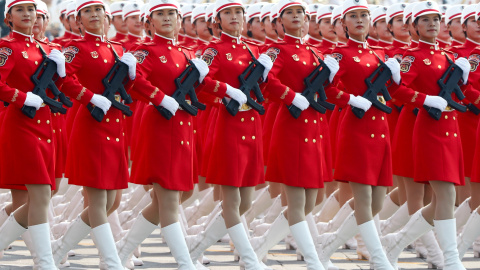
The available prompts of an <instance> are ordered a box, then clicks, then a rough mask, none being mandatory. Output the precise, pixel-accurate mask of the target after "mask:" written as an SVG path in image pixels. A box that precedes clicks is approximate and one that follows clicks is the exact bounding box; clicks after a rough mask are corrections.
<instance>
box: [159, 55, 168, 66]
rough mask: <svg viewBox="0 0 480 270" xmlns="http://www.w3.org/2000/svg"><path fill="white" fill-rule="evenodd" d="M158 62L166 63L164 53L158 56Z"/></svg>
mask: <svg viewBox="0 0 480 270" xmlns="http://www.w3.org/2000/svg"><path fill="white" fill-rule="evenodd" d="M160 62H162V63H164V64H165V63H167V57H165V55H162V56H160Z"/></svg>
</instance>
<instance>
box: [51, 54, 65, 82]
mask: <svg viewBox="0 0 480 270" xmlns="http://www.w3.org/2000/svg"><path fill="white" fill-rule="evenodd" d="M48 58H49V59H50V60H52V61H53V62H55V63H56V64H57V73H58V76H60V77H62V78H63V77H65V76H67V73H66V72H65V55H63V53H61V52H60V51H59V50H57V49H53V50H52V51H51V52H50V55H49V56H48Z"/></svg>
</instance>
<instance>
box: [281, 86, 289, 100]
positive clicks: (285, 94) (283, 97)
mask: <svg viewBox="0 0 480 270" xmlns="http://www.w3.org/2000/svg"><path fill="white" fill-rule="evenodd" d="M288 90H290V88H288V86H287V88H286V89H285V92H283V94H282V96H281V97H280V99H285V97H286V96H287V95H288Z"/></svg>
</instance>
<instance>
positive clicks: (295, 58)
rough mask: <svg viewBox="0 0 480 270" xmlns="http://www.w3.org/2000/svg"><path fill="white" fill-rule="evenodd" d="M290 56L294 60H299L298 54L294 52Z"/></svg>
mask: <svg viewBox="0 0 480 270" xmlns="http://www.w3.org/2000/svg"><path fill="white" fill-rule="evenodd" d="M292 58H293V60H295V61H300V57H298V55H296V54H294V55H292Z"/></svg>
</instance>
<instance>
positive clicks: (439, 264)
mask: <svg viewBox="0 0 480 270" xmlns="http://www.w3.org/2000/svg"><path fill="white" fill-rule="evenodd" d="M420 241H421V242H422V243H423V246H424V247H425V248H426V249H427V258H426V259H427V263H428V268H429V269H442V268H443V260H444V259H443V253H442V250H441V249H440V246H439V245H438V242H437V239H436V238H435V234H434V233H433V231H429V232H427V233H426V234H424V235H422V236H421V237H420Z"/></svg>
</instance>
